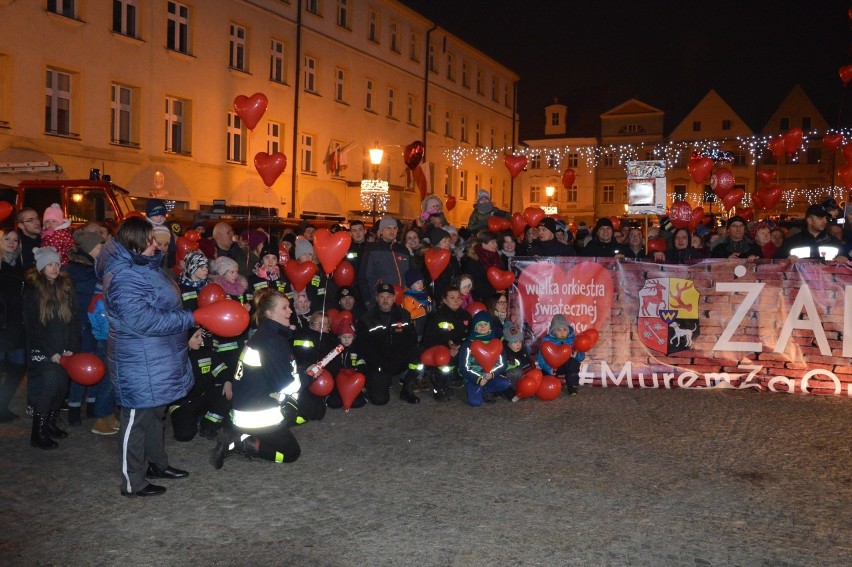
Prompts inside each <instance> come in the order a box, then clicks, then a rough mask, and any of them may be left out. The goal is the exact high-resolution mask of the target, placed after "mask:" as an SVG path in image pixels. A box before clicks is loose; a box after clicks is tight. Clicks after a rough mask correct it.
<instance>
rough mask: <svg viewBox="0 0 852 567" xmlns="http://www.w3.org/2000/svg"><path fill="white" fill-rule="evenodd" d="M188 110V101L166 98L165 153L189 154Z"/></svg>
mask: <svg viewBox="0 0 852 567" xmlns="http://www.w3.org/2000/svg"><path fill="white" fill-rule="evenodd" d="M189 110H190V105H189V101H187V100H183V99H179V98H172V97H166V113H165V122H166V152H168V153H174V154H183V155H188V154H189V152H190V148H189V127H188V121H189Z"/></svg>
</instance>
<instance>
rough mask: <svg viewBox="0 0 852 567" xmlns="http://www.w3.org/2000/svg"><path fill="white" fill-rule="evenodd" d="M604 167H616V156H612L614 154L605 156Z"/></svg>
mask: <svg viewBox="0 0 852 567" xmlns="http://www.w3.org/2000/svg"><path fill="white" fill-rule="evenodd" d="M603 166H604V167H614V166H615V156H614V155H612V154H604V156H603Z"/></svg>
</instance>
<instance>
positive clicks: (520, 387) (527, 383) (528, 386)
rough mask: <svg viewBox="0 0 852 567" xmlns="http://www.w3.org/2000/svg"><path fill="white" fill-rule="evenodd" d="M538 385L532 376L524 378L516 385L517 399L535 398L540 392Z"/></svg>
mask: <svg viewBox="0 0 852 567" xmlns="http://www.w3.org/2000/svg"><path fill="white" fill-rule="evenodd" d="M538 386H539V385H538V384H536V382H535V380H533V378H532V377H531V376H527V375H526V374H524V376H523V377H522V378H521V379H520V380H518V382H517V383H516V384H515V397H516V398H518V399H519V400H522V399H524V398H529V397H531V396H534V395H535V393H536V392H537V391H538Z"/></svg>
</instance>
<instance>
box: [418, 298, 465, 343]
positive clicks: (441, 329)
mask: <svg viewBox="0 0 852 567" xmlns="http://www.w3.org/2000/svg"><path fill="white" fill-rule="evenodd" d="M469 327H470V314H469V313H468V312H467V311H465V310H464V309H461V308H459V309H458V310H456V311H453V310H452V309H450V308H449V307H447V306H446V305H444V304H443V303H441V305H440V307H438V308H437V309H436V310H434V311H432V312H431V313H429V314H428V315H426V325H425V327H424V329H423V340H422V341H421V345H422V346H423V348H429V347H433V346H435V345H444V346H447V347H448V346H450V341H452V342H453V343H454V344H455V345H461V344H462V343H463V342H464V340H465V339H466V338H467V333H468V329H469Z"/></svg>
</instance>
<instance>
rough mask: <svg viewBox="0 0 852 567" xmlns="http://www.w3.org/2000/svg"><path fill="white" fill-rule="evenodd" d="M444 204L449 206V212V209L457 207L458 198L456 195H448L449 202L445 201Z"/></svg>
mask: <svg viewBox="0 0 852 567" xmlns="http://www.w3.org/2000/svg"><path fill="white" fill-rule="evenodd" d="M444 205H445V206H446V207H447V211H448V212H449V211H452V210H453V209H455V208H456V198H455V196H454V195H450V196H449V197H447V202H446V203H444Z"/></svg>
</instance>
